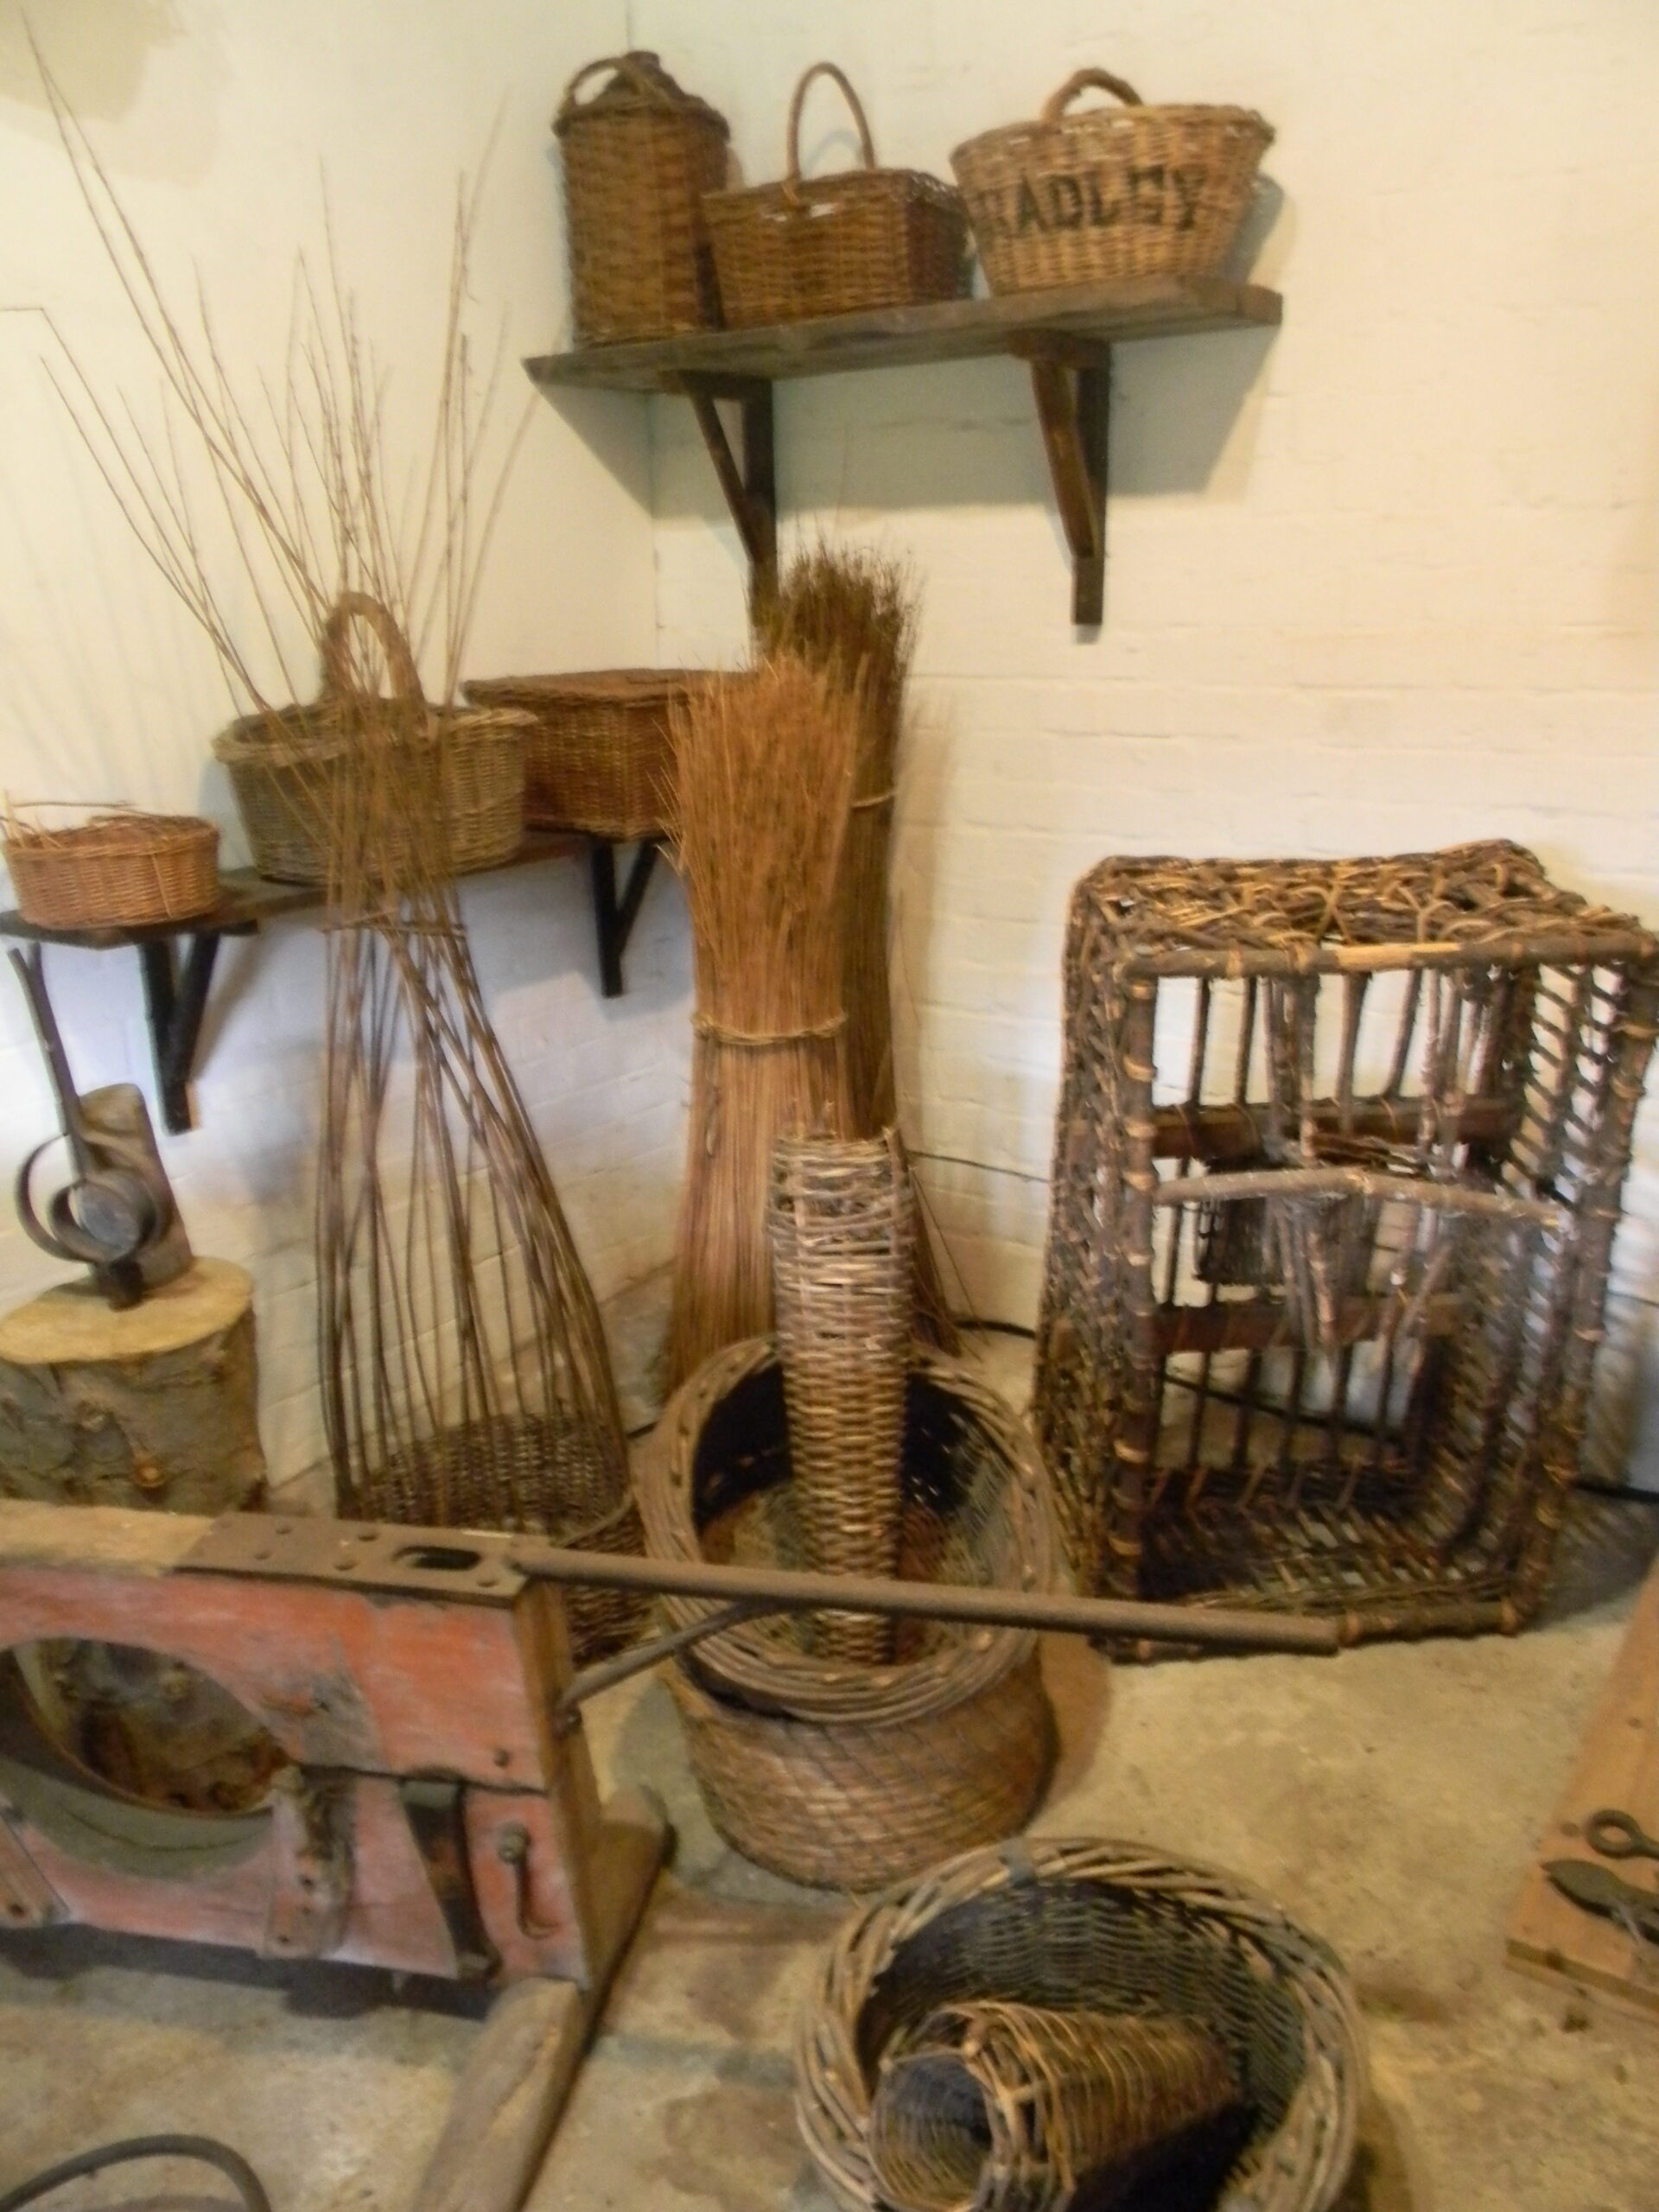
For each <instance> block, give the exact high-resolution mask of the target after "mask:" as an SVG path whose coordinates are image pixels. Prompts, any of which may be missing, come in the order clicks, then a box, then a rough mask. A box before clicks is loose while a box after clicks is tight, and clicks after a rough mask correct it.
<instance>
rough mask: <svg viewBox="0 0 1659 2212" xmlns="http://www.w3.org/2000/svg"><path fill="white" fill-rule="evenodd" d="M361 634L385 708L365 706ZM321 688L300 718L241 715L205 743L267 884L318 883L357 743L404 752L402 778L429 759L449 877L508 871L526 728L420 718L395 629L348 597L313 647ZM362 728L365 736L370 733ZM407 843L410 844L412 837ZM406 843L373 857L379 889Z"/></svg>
mask: <svg viewBox="0 0 1659 2212" xmlns="http://www.w3.org/2000/svg"><path fill="white" fill-rule="evenodd" d="M359 622H360V623H365V624H366V625H367V626H369V627H370V628H371V629H372V632H374V634H375V635H376V637H377V638H378V640H379V644H380V646H381V648H382V650H383V651H384V653H385V662H386V667H387V671H388V673H389V674H390V676H391V683H392V692H393V699H394V701H395V702H396V704H395V706H394V705H393V704H391V703H389V702H387V701H386V700H384V699H377V700H375V701H373V702H371V703H370V704H369V705H367V706H365V703H364V699H363V695H362V693H361V691H360V690H359V684H358V673H357V671H354V670H353V666H352V663H351V654H350V647H349V644H348V639H349V637H350V635H351V632H352V628H353V625H354V624H356V623H359ZM321 656H322V685H321V690H320V691H319V692H318V694H317V696H316V698H315V700H314V701H313V702H312V703H311V704H310V705H309V706H292V707H270V708H266V709H263V710H262V711H261V712H259V713H257V714H252V715H243V716H242V717H241V718H240V720H238V721H234V722H232V724H231V726H230V728H228V729H227V730H225V731H223V732H221V734H219V736H218V737H216V738H215V739H214V741H213V752H214V755H215V757H216V758H217V759H219V760H221V761H223V762H224V764H225V766H226V768H227V769H228V770H229V772H230V779H231V789H232V791H233V792H234V794H235V797H236V807H237V812H238V814H239V815H240V816H241V817H242V827H243V829H244V830H245V832H246V834H247V840H248V844H249V847H250V849H251V852H252V854H253V864H254V867H255V868H257V870H258V872H259V874H261V875H264V876H268V877H270V879H271V880H272V881H274V882H277V883H327V880H328V851H329V840H330V834H331V831H330V825H331V823H334V821H335V820H336V819H337V818H338V816H339V813H340V808H341V805H342V804H343V803H344V801H345V797H346V779H348V778H349V777H350V776H351V775H352V774H353V768H354V763H355V760H356V757H357V754H358V753H359V748H360V747H361V745H362V744H363V742H364V741H365V737H366V736H372V739H373V741H374V742H375V743H377V744H378V745H397V746H403V747H407V748H408V750H409V758H410V772H411V773H412V774H416V775H420V774H423V773H424V772H425V770H424V767H423V763H425V762H426V761H427V760H429V753H430V748H432V747H436V748H437V755H438V786H439V791H440V794H441V800H442V817H443V822H444V825H445V829H446V833H447V836H448V849H447V858H448V865H449V867H450V868H452V869H453V871H454V874H458V875H461V874H467V873H468V872H469V871H471V870H473V869H476V868H495V867H498V866H499V864H500V862H501V861H505V860H511V859H512V855H514V854H515V853H516V852H517V851H518V848H519V846H520V845H521V844H522V843H523V842H524V747H525V743H526V740H527V738H528V736H529V734H531V731H532V729H533V728H534V725H533V723H532V722H531V718H530V717H529V716H528V715H524V714H522V713H518V712H509V711H506V710H504V709H489V710H486V711H480V710H474V711H470V712H467V711H462V710H459V709H453V708H444V709H440V708H434V707H429V705H428V704H427V703H426V702H425V701H424V700H423V698H422V696H421V688H420V678H419V677H418V676H417V674H416V671H415V666H414V663H413V661H412V660H411V659H410V655H409V649H408V647H407V645H405V644H404V640H403V639H402V637H401V636H400V635H399V634H398V632H397V625H396V624H395V623H394V622H393V621H392V620H391V616H390V615H389V614H388V613H386V611H385V608H384V607H380V606H379V605H378V602H376V601H373V600H372V599H369V598H367V597H366V596H365V595H364V594H361V593H356V592H354V593H350V594H346V597H345V598H344V599H342V600H341V601H340V605H339V606H338V607H335V608H334V611H333V612H332V613H331V614H330V616H329V618H328V622H327V627H326V629H325V631H324V633H323V637H322V639H321ZM371 723H372V728H371V727H370V725H371ZM411 836H412V833H411ZM411 836H405V838H404V840H403V841H402V842H401V844H400V843H399V842H398V841H397V839H396V838H395V837H393V839H392V840H391V842H390V843H389V844H388V846H387V849H386V853H385V856H384V866H385V873H386V875H387V878H388V880H393V881H395V880H397V879H398V878H399V877H400V875H401V874H402V873H403V872H404V870H405V869H406V868H407V867H408V865H409V863H410V859H411V854H410V850H409V846H410V842H411Z"/></svg>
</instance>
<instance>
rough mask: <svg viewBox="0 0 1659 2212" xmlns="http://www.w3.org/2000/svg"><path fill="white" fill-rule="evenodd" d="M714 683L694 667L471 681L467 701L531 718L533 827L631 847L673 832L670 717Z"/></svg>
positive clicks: (527, 769)
mask: <svg viewBox="0 0 1659 2212" xmlns="http://www.w3.org/2000/svg"><path fill="white" fill-rule="evenodd" d="M711 681H712V679H711V678H710V677H708V676H707V675H705V674H703V673H702V671H698V670H696V669H684V668H619V669H602V670H593V671H582V673H579V674H571V675H567V676H501V677H491V678H489V679H488V680H486V681H485V682H482V683H469V684H467V686H466V696H467V699H468V700H469V701H470V702H472V704H473V705H474V706H476V707H484V708H490V709H516V710H518V711H520V712H522V713H524V714H526V715H529V716H530V717H531V724H532V727H531V730H530V733H529V736H528V739H527V741H526V746H525V754H524V816H525V819H526V820H527V821H529V822H531V823H535V824H536V825H537V827H538V828H543V829H580V830H582V831H583V832H584V833H585V834H586V835H587V836H590V837H615V838H618V839H620V840H626V839H630V838H634V837H660V836H671V835H672V832H673V828H674V740H673V731H672V727H671V715H672V710H673V709H674V708H675V706H676V705H677V704H683V702H685V701H687V700H689V699H690V698H691V697H692V696H693V695H694V694H695V693H696V691H697V690H699V689H701V688H702V686H704V685H706V684H707V683H709V682H711Z"/></svg>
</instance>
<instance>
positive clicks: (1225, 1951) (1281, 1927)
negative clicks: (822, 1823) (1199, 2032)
mask: <svg viewBox="0 0 1659 2212" xmlns="http://www.w3.org/2000/svg"><path fill="white" fill-rule="evenodd" d="M999 2000H1000V2001H1002V2002H1005V2003H1013V2004H1020V2005H1039V2006H1043V2007H1046V2008H1049V2009H1051V2010H1054V2011H1059V2012H1066V2011H1077V2010H1082V2009H1085V2008H1087V2009H1090V2010H1092V2011H1094V2012H1096V2013H1098V2012H1108V2011H1116V2012H1124V2013H1129V2014H1164V2015H1168V2014H1176V2015H1179V2016H1182V2017H1184V2018H1189V2019H1193V2020H1196V2021H1198V2022H1199V2023H1200V2024H1202V2025H1204V2026H1205V2027H1206V2028H1207V2029H1208V2030H1209V2031H1211V2034H1213V2035H1214V2036H1215V2037H1217V2040H1218V2041H1219V2043H1220V2044H1222V2046H1223V2047H1224V2049H1225V2050H1226V2051H1227V2053H1228V2055H1229V2056H1230V2059H1231V2061H1232V2063H1233V2065H1234V2067H1235V2069H1236V2073H1237V2075H1238V2078H1239V2080H1240V2082H1241V2083H1242V2085H1243V2091H1244V2094H1245V2097H1246V2100H1247V2101H1248V2105H1249V2109H1250V2112H1251V2115H1252V2120H1253V2126H1252V2129H1251V2133H1250V2134H1249V2139H1248V2141H1247V2142H1246V2144H1245V2146H1244V2148H1243V2152H1241V2153H1240V2155H1239V2157H1238V2158H1237V2159H1236V2163H1235V2164H1234V2165H1233V2167H1232V2169H1231V2171H1230V2173H1229V2174H1228V2176H1227V2178H1226V2181H1225V2184H1224V2188H1223V2190H1222V2194H1221V2196H1220V2197H1219V2199H1218V2200H1217V2212H1328V2208H1329V2207H1331V2206H1332V2204H1333V2203H1334V2202H1336V2200H1337V2198H1338V2196H1339V2195H1340V2193H1341V2191H1342V2189H1343V2187H1344V2183H1345V2181H1346V2178H1347V2176H1348V2171H1349V2169H1350V2167H1351V2164H1352V2162H1353V2155H1354V2145H1355V2138H1356V2133H1357V2124H1358V2115H1359V2107H1360V2102H1361V2099H1362V2096H1363V2091H1364V2079H1365V2065H1364V2055H1363V2046H1362V2043H1361V2037H1360V2026H1359V2016H1358V2008H1357V2004H1356V2002H1355V1999H1354V1995H1353V1992H1352V1989H1351V1986H1350V1984H1349V1980H1348V1977H1347V1975H1346V1974H1345V1973H1344V1970H1343V1967H1342V1965H1341V1963H1340V1961H1338V1959H1337V1958H1336V1956H1335V1955H1334V1954H1333V1953H1332V1952H1331V1951H1330V1950H1329V1949H1328V1948H1326V1946H1325V1944H1323V1943H1322V1942H1319V1939H1318V1938H1317V1937H1316V1936H1310V1935H1308V1934H1307V1933H1306V1931H1305V1930H1303V1929H1300V1928H1299V1927H1297V1926H1296V1924H1295V1923H1294V1922H1293V1921H1292V1920H1291V1919H1289V1918H1288V1917H1287V1915H1286V1914H1285V1913H1284V1912H1283V1910H1281V1908H1280V1907H1279V1906H1278V1905H1277V1904H1274V1902H1273V1901H1272V1899H1271V1898H1269V1897H1265V1896H1263V1895H1262V1892H1261V1891H1257V1890H1255V1889H1252V1888H1250V1887H1249V1885H1246V1884H1244V1883H1243V1882H1239V1881H1236V1880H1235V1879H1234V1878H1232V1877H1231V1876H1230V1875H1226V1874H1221V1873H1216V1872H1211V1871H1210V1870H1209V1869H1207V1868H1205V1867H1202V1866H1193V1865H1192V1864H1190V1863H1188V1862H1187V1861H1185V1860H1182V1859H1170V1858H1166V1857H1165V1856H1164V1855H1163V1854H1162V1853H1158V1852H1155V1851H1151V1850H1148V1849H1147V1848H1146V1847H1143V1846H1141V1845H1138V1844H1133V1843H1122V1842H1109V1841H1103V1840H1096V1839H1093V1838H1089V1839H1084V1840H1077V1841H1074V1842H1071V1841H1068V1842H1059V1841H1052V1840H1047V1839H1043V1840H1031V1841H1020V1842H1015V1843H1013V1844H1010V1845H1007V1846H1004V1847H1002V1848H1001V1849H999V1850H990V1851H973V1852H968V1853H963V1855H962V1856H961V1857H959V1858H957V1859H952V1860H950V1862H949V1863H948V1864H946V1865H944V1866H935V1867H933V1868H931V1870H930V1871H929V1872H926V1873H925V1875H924V1876H923V1877H922V1878H920V1879H919V1880H918V1881H914V1882H911V1883H906V1884H904V1885H900V1886H898V1887H895V1888H893V1889H891V1890H889V1891H887V1894H886V1895H885V1896H883V1897H877V1898H875V1899H874V1900H873V1901H872V1902H871V1903H870V1904H867V1905H866V1906H864V1907H863V1908H862V1909H861V1910H860V1911H858V1912H857V1913H855V1915H854V1916H852V1918H851V1919H849V1921H848V1922H847V1923H845V1924H844V1925H843V1927H842V1929H841V1932H840V1934H839V1935H838V1936H836V1941H835V1942H834V1944H833V1945H832V1946H831V1948H830V1950H829V1955H828V1957H827V1958H826V1960H825V1961H824V1964H823V1968H822V1970H821V1972H820V1974H819V1975H818V1978H817V1984H816V1986H815V1987H814V1989H813V1991H812V1993H811V1995H810V1998H809V1999H808V2001H807V2003H806V2005H805V2007H804V2010H803V2012H802V2014H801V2018H800V2022H799V2025H798V2031H797V2037H796V2047H795V2097H796V2116H797V2118H798V2121H799V2124H800V2127H801V2132H802V2133H803V2135H804V2138H805V2139H806V2144H807V2147H808V2149H809V2150H810V2152H811V2153H812V2156H813V2158H814V2159H815V2160H816V2161H817V2166H818V2170H819V2171H820V2172H821V2173H822V2175H823V2178H824V2180H825V2182H826V2183H828V2184H829V2189H830V2190H831V2191H832V2193H833V2194H834V2196H835V2197H836V2201H837V2202H839V2203H841V2204H842V2205H844V2206H846V2207H848V2208H849V2212H880V2207H881V2206H882V2205H883V2202H884V2200H883V2198H882V2197H881V2196H880V2191H879V2190H878V2187H877V2184H876V2182H875V2178H874V2174H873V2172H872V2170H871V2163H870V2157H869V2150H868V2130H869V2120H870V2109H871V2103H872V2101H873V2098H874V2094H875V2090H876V2088H877V2084H878V2082H879V2078H880V2066H881V2060H882V2056H883V2054H884V2053H886V2052H887V2051H889V2050H893V2049H895V2048H897V2047H899V2046H901V2045H902V2044H904V2042H905V2041H906V2039H908V2038H909V2037H912V2036H913V2035H914V2033H915V2031H917V2029H918V2028H919V2027H920V2026H921V2024H922V2023H923V2022H924V2021H925V2020H926V2019H927V2018H928V2017H929V2016H930V2015H931V2014H932V2013H934V2012H936V2011H937V2010H938V2008H939V2007H940V2006H942V2005H957V2004H969V2003H976V2002H985V2001H999Z"/></svg>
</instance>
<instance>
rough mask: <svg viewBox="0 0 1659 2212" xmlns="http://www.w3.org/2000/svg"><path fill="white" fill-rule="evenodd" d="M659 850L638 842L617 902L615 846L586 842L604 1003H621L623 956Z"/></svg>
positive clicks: (648, 842)
mask: <svg viewBox="0 0 1659 2212" xmlns="http://www.w3.org/2000/svg"><path fill="white" fill-rule="evenodd" d="M657 854H658V844H657V841H656V840H655V839H654V838H651V837H645V838H642V839H641V840H640V842H639V846H638V847H637V849H635V852H634V855H633V859H632V862H631V864H630V866H629V868H628V880H627V881H626V884H625V885H624V886H623V889H622V895H621V897H620V899H619V898H618V896H617V891H616V847H615V845H614V844H613V842H612V841H611V840H610V839H609V838H608V837H590V838H589V839H588V870H589V873H590V874H591V877H592V880H593V888H594V931H595V933H596V935H597V937H598V938H599V988H600V989H601V992H602V993H603V995H605V997H607V999H620V997H621V995H622V991H623V982H622V956H623V954H624V953H625V952H626V950H627V949H628V939H629V938H630V937H631V936H632V934H633V925H634V924H635V922H636V921H638V920H639V909H640V906H642V905H643V904H644V901H645V890H646V887H647V886H648V885H649V883H650V881H651V878H652V871H653V869H654V868H656V865H657Z"/></svg>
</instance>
